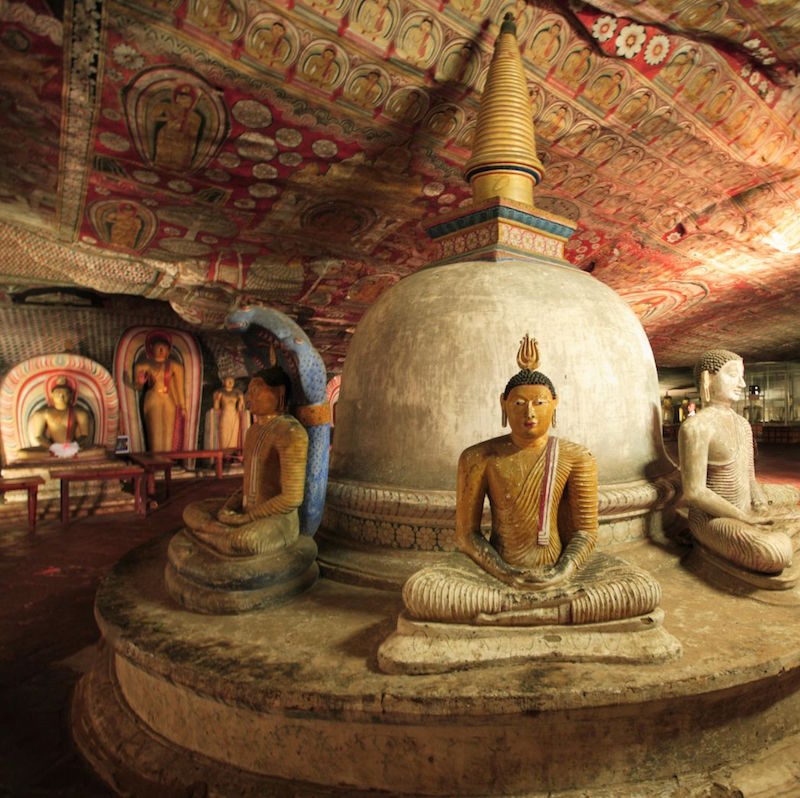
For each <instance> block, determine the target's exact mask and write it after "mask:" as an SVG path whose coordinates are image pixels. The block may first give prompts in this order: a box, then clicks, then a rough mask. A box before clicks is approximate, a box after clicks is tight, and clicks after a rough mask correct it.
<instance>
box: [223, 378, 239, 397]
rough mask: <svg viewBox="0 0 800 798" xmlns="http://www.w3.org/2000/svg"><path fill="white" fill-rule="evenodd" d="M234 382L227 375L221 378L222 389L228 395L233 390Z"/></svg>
mask: <svg viewBox="0 0 800 798" xmlns="http://www.w3.org/2000/svg"><path fill="white" fill-rule="evenodd" d="M235 382H236V381H235V380H234V378H233V377H232V376H231V375H230V374H227V375H225V376H224V377H223V378H222V387H223V388H224V389H225V390H226V391H228V393H230V392H231V391H232V390H233V386H234V384H235Z"/></svg>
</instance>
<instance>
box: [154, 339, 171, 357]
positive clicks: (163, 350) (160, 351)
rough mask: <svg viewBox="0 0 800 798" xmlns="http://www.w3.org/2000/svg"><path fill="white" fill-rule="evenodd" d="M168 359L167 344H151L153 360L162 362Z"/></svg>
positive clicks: (160, 342)
mask: <svg viewBox="0 0 800 798" xmlns="http://www.w3.org/2000/svg"><path fill="white" fill-rule="evenodd" d="M168 357H169V344H168V343H166V342H165V341H156V342H155V343H154V344H153V359H154V360H158V361H162V360H166V359H167V358H168Z"/></svg>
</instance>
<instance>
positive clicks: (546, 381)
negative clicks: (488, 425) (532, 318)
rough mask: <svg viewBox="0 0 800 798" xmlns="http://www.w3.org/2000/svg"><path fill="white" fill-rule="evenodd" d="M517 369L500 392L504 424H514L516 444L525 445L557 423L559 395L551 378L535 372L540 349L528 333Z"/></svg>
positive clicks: (519, 353)
mask: <svg viewBox="0 0 800 798" xmlns="http://www.w3.org/2000/svg"><path fill="white" fill-rule="evenodd" d="M517 364H518V365H519V367H520V371H518V372H517V373H516V374H515V375H514V376H513V377H512V378H511V379H510V380H509V381H508V383H507V384H506V387H505V390H504V391H503V393H501V394H500V408H501V411H502V414H503V426H506V423H508V424H509V425H510V427H511V437H512V438H513V439H514V441H515V443H518V444H522V445H526V444H531V443H534V442H536V441H538V440H540V439H541V438H542V437H545V436H546V435H547V433H548V431H549V429H550V426H551V425H554V424H555V413H556V407H557V406H558V396H557V395H556V389H555V386H554V385H553V383H552V382H551V381H550V378H549V377H548V376H547V375H545V374H542V372H541V371H536V370H535V369H536V366H538V364H539V351H538V348H537V346H536V341H535V340H531V339H530V338H529V337H528V336H527V335H525V337H524V338H523V339H522V342H521V343H520V347H519V351H518V352H517Z"/></svg>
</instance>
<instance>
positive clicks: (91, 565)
mask: <svg viewBox="0 0 800 798" xmlns="http://www.w3.org/2000/svg"><path fill="white" fill-rule="evenodd" d="M757 470H758V472H759V477H760V479H762V480H764V481H782V482H790V483H793V484H796V485H798V487H800V447H794V448H792V447H785V446H784V447H778V446H772V447H767V446H762V447H761V450H760V452H759V457H758V463H757ZM236 481H237V480H232V479H226V480H221V481H219V482H217V481H214V480H203V481H202V482H200V483H178V484H175V483H173V485H174V489H173V495H172V497H171V498H170V500H169V501H166V502H164V503H163V504H162V506H160V507H159V508H158V509H157V510H156V511H155V512H152V513H151V514H150V515H149V516H148V517H147V519H146V520H142V519H140V518H137V517H135V516H133V515H132V514H125V515H105V516H98V517H94V518H82V519H78V520H76V521H73V522H72V523H71V524H70V525H69V526H68V527H66V528H62V527H61V525H60V524H59V523H58V522H56V521H45V522H41V523H40V524H39V525H38V526H37V531H36V534H35V535H30V534H29V533H28V532H27V529H26V528H25V526H24V525H23V524H19V523H15V524H10V525H6V524H3V522H2V518H1V516H0V571H2V575H3V579H2V591H3V593H2V601H1V602H0V718H2V719H3V723H0V798H5V797H6V796H20V797H22V796H25V797H26V798H27V797H28V796H30V798H50V797H51V796H80V797H81V798H100V796H110V795H112V794H113V793H111V791H110V790H109V789H108V788H107V787H105V786H104V785H103V784H101V783H100V782H99V781H98V780H97V779H96V778H95V777H94V775H93V774H92V773H91V771H90V770H89V769H88V767H87V766H86V765H84V763H83V761H82V760H81V758H80V757H79V755H78V754H77V752H76V751H75V748H74V746H73V744H72V741H71V738H70V735H69V724H68V713H69V702H70V695H71V692H72V689H73V687H74V685H75V683H76V682H77V680H78V678H79V677H80V675H81V673H82V671H83V670H84V668H85V667H87V665H88V662H89V661H90V660H91V659H92V647H93V644H94V643H95V642H96V641H97V639H98V631H97V627H96V625H95V622H94V618H93V613H92V606H93V599H94V594H95V591H96V588H97V585H98V583H99V581H100V579H102V577H103V575H104V574H105V573H106V572H107V571H108V569H109V568H110V567H111V566H112V565H113V563H114V562H116V560H117V559H119V557H120V556H121V555H122V554H123V553H124V552H126V551H128V550H129V549H131V548H133V547H134V546H137V545H138V544H140V543H143V542H145V541H147V540H149V539H151V538H153V537H155V536H158V535H160V534H163V533H165V532H167V531H170V530H173V529H176V528H177V527H178V526H179V525H180V513H181V509H182V508H183V506H184V505H185V504H186V503H187V502H189V501H192V500H194V499H196V498H200V497H204V498H205V497H210V496H219V495H226V494H228V493H230V492H231V491H232V490H233V487H234V484H235V482H236Z"/></svg>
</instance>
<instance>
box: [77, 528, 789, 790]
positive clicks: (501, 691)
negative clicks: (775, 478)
mask: <svg viewBox="0 0 800 798" xmlns="http://www.w3.org/2000/svg"><path fill="white" fill-rule="evenodd" d="M168 539H169V538H168V537H167V538H165V539H163V540H161V541H156V542H153V543H150V544H147V545H146V546H144V547H141V548H139V549H136V550H134V551H132V552H131V553H129V554H128V555H126V557H124V558H123V559H122V560H121V561H120V562H119V564H118V565H117V566H116V567H115V568H114V570H113V571H112V572H111V574H110V575H109V577H108V578H107V579H106V580H105V582H104V583H103V584H102V586H101V588H100V590H99V592H98V595H97V602H96V616H97V619H98V623H99V625H100V628H101V630H102V633H103V644H102V646H101V647H100V649H99V651H98V654H97V658H96V661H95V664H94V667H93V669H92V670H91V671H90V672H89V673H88V674H87V675H86V676H85V677H84V678H83V679H82V681H81V682H80V684H79V686H78V689H77V692H76V695H75V700H74V704H73V716H72V725H73V730H74V735H75V739H76V741H77V743H78V745H79V747H80V750H81V751H82V752H83V754H84V755H85V757H86V758H87V759H88V760H89V761H90V763H91V764H92V766H93V767H94V768H95V770H96V771H97V772H98V773H99V774H100V776H101V777H102V778H103V779H104V780H105V781H106V782H107V783H108V784H110V785H112V787H113V788H114V789H115V790H116V791H117V792H119V793H121V794H133V795H188V794H198V795H199V794H203V795H209V796H234V795H235V796H264V795H269V796H280V797H283V796H286V797H287V798H288V796H292V797H293V798H298V797H302V798H310V796H359V795H366V794H367V793H369V791H384V792H386V793H388V794H391V795H409V796H411V795H416V796H422V795H425V796H456V795H458V796H465V795H472V796H489V795H492V796H494V795H513V796H528V797H529V798H543V797H544V796H551V797H554V796H558V798H577V796H585V795H591V796H592V798H611V796H614V797H615V798H619V796H623V795H624V796H626V797H627V798H639V797H643V796H659V798H665V797H666V796H680V798H700V796H703V798H707V797H708V796H709V795H712V794H713V795H740V794H741V795H743V796H746V797H747V798H753V797H754V796H758V797H759V798H767V797H769V798H777V796H787V797H788V796H796V795H797V784H798V783H799V782H798V780H800V638H798V635H797V610H796V608H794V607H785V606H767V605H765V604H763V603H761V602H758V601H752V600H751V599H749V598H747V597H745V596H741V595H734V594H732V593H730V592H726V591H724V590H721V589H719V588H717V587H714V586H713V585H710V584H709V583H707V582H705V581H704V580H702V579H700V578H698V576H697V575H696V574H694V573H693V572H691V571H690V570H689V569H687V568H686V566H685V565H684V563H683V562H682V558H683V557H684V556H685V554H686V552H687V549H685V548H677V547H671V546H670V545H669V544H664V545H661V546H659V545H655V544H653V543H652V542H640V543H635V544H631V545H630V546H629V547H625V548H624V550H619V554H620V555H621V556H623V557H624V558H625V559H626V560H628V561H630V562H633V563H635V564H636V565H638V566H640V567H642V568H645V569H646V570H648V571H649V572H650V573H651V574H652V575H653V576H654V577H655V578H656V579H658V580H659V582H660V583H661V586H662V589H663V600H662V604H661V606H662V608H663V610H664V613H665V615H664V628H665V629H667V630H668V631H669V632H670V633H671V634H672V635H674V636H675V637H676V638H677V639H678V640H679V641H680V643H681V645H682V647H683V656H682V657H681V658H679V659H675V660H671V661H668V662H662V663H658V664H624V663H576V662H562V663H551V662H547V661H546V660H544V659H532V660H530V661H526V662H515V663H513V664H504V665H497V666H494V667H485V668H480V669H476V670H470V671H461V672H454V673H447V674H440V675H421V676H409V675H406V676H398V675H387V674H384V673H382V672H380V671H379V669H378V667H377V661H376V657H377V651H378V647H379V646H380V644H381V643H382V642H383V641H384V640H385V639H386V638H387V636H388V635H389V634H390V633H391V632H392V631H393V630H394V629H395V626H396V623H397V617H398V613H399V612H400V610H401V600H400V595H399V593H397V592H390V591H380V590H376V589H374V588H368V587H358V586H354V585H349V584H343V583H339V582H333V581H330V580H327V579H321V580H320V581H318V582H317V584H316V585H315V586H314V587H313V588H311V589H310V590H309V591H307V592H306V593H303V594H302V595H300V596H298V597H296V598H294V599H292V600H291V601H290V602H288V603H286V604H284V605H282V606H280V607H277V608H274V609H269V610H261V611H255V612H252V613H249V614H247V615H242V616H238V617H234V618H231V617H230V616H227V617H226V616H209V615H198V614H195V613H191V612H189V611H187V610H184V609H181V608H180V607H179V606H178V605H176V604H175V603H173V602H172V601H171V600H170V599H169V597H168V595H167V593H166V589H165V586H164V580H163V571H164V563H165V559H166V547H167V542H168ZM615 553H617V552H615ZM193 791H194V792H193Z"/></svg>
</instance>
